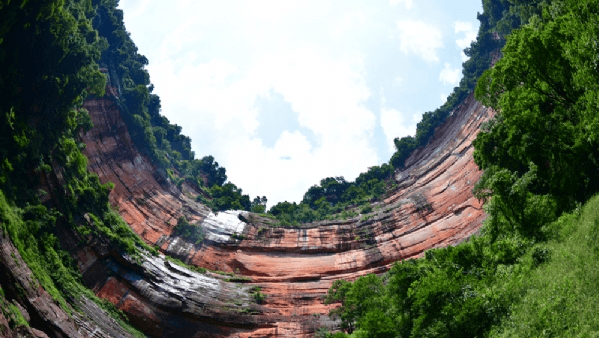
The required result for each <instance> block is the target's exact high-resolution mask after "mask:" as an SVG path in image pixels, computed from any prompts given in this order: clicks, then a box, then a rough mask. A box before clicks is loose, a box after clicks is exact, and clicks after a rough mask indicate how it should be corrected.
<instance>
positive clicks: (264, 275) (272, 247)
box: [62, 88, 492, 337]
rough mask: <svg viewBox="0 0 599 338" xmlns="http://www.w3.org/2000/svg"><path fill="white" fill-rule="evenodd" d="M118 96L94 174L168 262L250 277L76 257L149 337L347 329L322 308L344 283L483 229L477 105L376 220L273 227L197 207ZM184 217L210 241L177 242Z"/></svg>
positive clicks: (98, 135) (90, 137)
mask: <svg viewBox="0 0 599 338" xmlns="http://www.w3.org/2000/svg"><path fill="white" fill-rule="evenodd" d="M109 89H110V88H109ZM108 93H110V94H108V95H107V96H106V97H105V98H96V99H91V100H88V101H86V103H85V108H87V109H88V110H89V112H90V115H91V117H92V120H93V122H94V125H95V127H94V128H93V129H92V130H91V131H90V132H88V133H86V134H85V135H83V136H82V137H83V141H84V142H85V143H86V145H87V148H86V150H85V153H86V155H87V157H88V159H89V169H90V170H92V171H94V172H96V173H97V174H98V175H99V176H100V179H101V181H102V182H106V181H112V182H113V183H114V184H115V189H114V190H113V191H112V193H111V195H110V199H111V203H112V204H113V205H114V206H116V207H118V209H119V212H120V214H121V215H122V217H123V218H124V219H125V220H126V221H127V223H128V224H129V225H130V226H131V228H132V229H133V230H134V231H135V232H137V233H138V234H139V235H140V236H141V237H142V238H143V239H144V240H145V241H146V242H148V243H149V244H151V245H156V246H158V247H160V249H161V251H162V252H163V253H164V254H166V255H170V256H174V257H178V258H180V259H181V260H183V261H185V262H186V263H188V264H190V265H195V266H199V267H205V268H208V269H212V270H220V271H224V272H234V273H235V274H236V275H237V276H245V277H249V278H250V280H249V281H246V280H242V279H241V278H238V280H239V282H234V281H230V276H226V275H220V274H216V273H211V272H207V273H204V274H201V273H196V272H193V271H190V270H188V269H185V268H181V267H179V266H177V265H174V264H172V263H170V262H168V261H166V260H165V259H164V257H163V256H161V257H152V256H149V255H148V256H147V257H146V258H144V259H143V260H142V261H136V260H134V259H132V258H130V257H123V256H121V255H119V254H118V253H116V252H114V251H113V250H111V249H110V247H109V246H106V245H103V244H102V243H101V242H98V241H96V242H91V243H89V245H87V246H84V247H82V248H79V249H74V250H73V254H74V255H75V256H76V257H77V261H78V264H79V268H80V270H81V272H82V273H83V277H84V280H85V281H86V283H87V284H88V286H90V287H91V288H92V289H93V291H94V292H95V293H96V294H97V295H99V296H100V297H104V298H106V299H108V300H110V301H111V302H113V303H114V304H115V305H116V306H117V307H118V308H120V309H121V310H123V311H124V312H125V313H126V314H127V316H128V317H129V318H130V320H131V322H132V323H133V324H134V325H136V326H138V327H139V328H141V329H142V330H143V331H144V332H146V333H147V334H149V335H150V336H154V337H175V336H176V337H311V336H313V333H314V332H315V330H316V329H317V328H318V327H320V326H328V327H331V328H335V326H336V322H335V321H333V320H331V319H329V318H328V316H327V315H326V314H327V313H328V310H329V307H328V306H325V305H324V304H323V298H324V295H325V294H326V292H327V290H328V288H329V287H330V286H331V283H332V282H333V281H334V280H336V279H339V278H344V279H348V280H352V279H355V278H357V277H359V276H362V275H365V274H368V273H382V272H385V271H386V270H387V269H388V268H389V267H390V265H391V264H392V263H393V262H395V261H397V260H401V259H407V258H414V257H419V256H420V255H422V253H423V252H424V251H425V250H427V249H430V248H433V247H439V246H446V245H455V244H457V243H459V242H461V241H463V240H465V239H466V238H468V237H469V236H471V235H472V234H473V233H475V232H476V231H477V230H478V229H479V227H480V225H481V222H482V220H483V219H484V213H483V211H482V209H481V204H480V203H479V201H477V200H476V199H475V198H474V197H473V196H472V192H471V191H472V185H473V184H474V183H475V182H476V181H477V180H478V178H479V176H480V172H479V171H478V169H477V166H476V164H475V163H474V161H473V159H472V151H473V148H472V146H471V142H472V140H473V139H474V138H475V136H476V133H477V131H478V129H479V126H480V124H481V123H482V122H484V121H486V120H487V119H488V118H489V117H490V115H491V114H492V112H491V111H490V110H488V109H486V108H484V107H482V106H481V105H480V103H478V102H476V101H475V100H474V99H473V98H472V97H469V98H468V99H467V100H466V101H465V102H464V103H463V104H462V105H461V106H460V107H459V108H458V109H457V110H456V111H455V112H454V113H453V115H452V116H451V117H450V118H449V119H448V121H447V122H446V123H445V124H444V125H443V126H442V127H441V128H439V130H437V132H436V134H435V137H434V139H433V140H432V141H431V142H430V144H429V145H428V146H427V147H425V148H424V149H420V150H418V151H417V152H415V153H414V154H412V156H411V157H410V158H409V159H408V161H407V162H406V165H407V166H406V169H405V170H403V171H402V172H398V173H396V175H395V180H396V181H397V182H398V188H397V189H396V190H395V191H393V192H392V193H391V194H390V195H389V196H388V197H387V198H386V199H385V200H384V201H383V202H381V203H378V204H376V205H373V210H374V211H373V212H371V213H369V214H367V215H358V216H356V217H354V218H351V219H348V220H337V221H319V222H315V223H312V224H308V225H305V226H302V227H300V228H271V227H269V226H268V223H269V221H270V220H269V219H267V218H263V217H260V216H257V215H254V214H251V213H247V212H239V211H235V212H223V213H219V214H218V215H215V214H214V213H212V212H211V211H210V210H209V208H207V207H205V206H204V205H201V204H200V203H198V202H196V201H195V198H194V197H195V195H197V194H199V192H198V191H196V190H195V189H194V187H191V186H188V185H187V184H183V186H182V188H181V190H179V189H178V188H177V187H176V186H174V185H173V184H171V183H170V182H169V181H168V179H166V178H165V176H164V175H161V174H160V173H159V172H160V171H159V170H157V168H156V167H155V166H154V165H153V164H152V163H151V162H150V161H149V159H148V158H147V157H145V156H143V155H142V154H140V152H138V151H137V149H136V147H135V145H134V144H133V142H132V141H131V138H130V136H129V134H128V131H127V128H126V125H125V123H124V122H123V119H122V116H121V112H120V111H119V109H118V106H117V105H116V104H115V102H114V100H113V97H111V95H114V94H115V92H114V90H109V91H108ZM182 215H184V216H186V218H187V219H188V220H189V221H190V222H191V223H195V222H197V223H200V224H201V225H202V226H203V227H204V228H205V229H206V231H207V234H206V240H205V241H204V242H202V243H201V244H199V245H196V244H194V243H188V242H186V241H185V240H184V239H182V238H180V237H177V236H173V235H172V230H173V227H174V225H175V224H176V221H177V219H178V218H179V217H180V216H182ZM67 237H68V236H67ZM240 238H241V239H240ZM73 240H74V239H73ZM62 242H63V243H65V244H68V242H69V239H68V238H65V239H63V240H62ZM73 247H74V246H73ZM254 286H260V287H261V288H262V291H261V292H263V293H264V294H266V295H267V297H266V299H265V300H264V301H263V302H261V303H257V302H256V300H255V299H254V297H253V293H252V292H253V287H254ZM66 336H72V335H70V334H66Z"/></svg>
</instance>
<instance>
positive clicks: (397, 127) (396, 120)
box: [380, 97, 421, 153]
mask: <svg viewBox="0 0 599 338" xmlns="http://www.w3.org/2000/svg"><path fill="white" fill-rule="evenodd" d="M380 113H381V128H383V133H384V134H385V139H386V140H387V145H388V146H389V150H390V151H391V153H393V152H395V144H394V143H393V140H394V139H395V138H397V137H398V138H402V137H404V136H409V135H412V136H413V135H415V134H416V124H417V123H418V121H420V117H421V114H418V113H415V114H412V115H411V116H409V115H408V114H406V113H402V112H400V111H399V110H397V109H393V108H388V107H387V106H386V100H385V98H384V97H383V98H382V100H381V111H380Z"/></svg>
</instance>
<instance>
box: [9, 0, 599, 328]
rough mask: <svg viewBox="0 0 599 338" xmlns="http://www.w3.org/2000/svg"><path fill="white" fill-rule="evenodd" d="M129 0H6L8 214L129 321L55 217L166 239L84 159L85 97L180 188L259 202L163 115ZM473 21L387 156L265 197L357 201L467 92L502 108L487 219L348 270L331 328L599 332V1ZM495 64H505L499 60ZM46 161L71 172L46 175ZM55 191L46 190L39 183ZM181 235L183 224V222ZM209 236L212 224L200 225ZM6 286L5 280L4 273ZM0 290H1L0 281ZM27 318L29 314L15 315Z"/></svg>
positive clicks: (359, 206) (489, 137)
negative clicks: (441, 94)
mask: <svg viewBox="0 0 599 338" xmlns="http://www.w3.org/2000/svg"><path fill="white" fill-rule="evenodd" d="M117 5H118V0H93V1H90V0H30V1H3V2H1V3H0V17H1V18H2V20H0V64H2V68H0V110H1V112H2V115H1V117H0V119H1V121H2V122H1V123H0V161H1V163H0V189H1V191H0V228H1V230H2V233H3V234H4V233H6V234H8V235H9V236H10V238H11V239H12V241H13V242H14V244H15V246H16V247H17V249H18V250H19V253H20V254H21V256H22V257H23V259H24V260H25V262H26V263H27V265H28V266H29V267H30V268H31V270H32V271H33V273H34V275H35V277H36V278H37V279H38V280H39V282H40V284H41V286H42V287H43V288H44V289H45V290H47V291H48V292H49V293H50V294H51V295H52V297H53V298H54V300H55V301H56V302H57V303H58V304H60V305H61V307H63V308H64V309H65V310H66V311H67V312H70V311H72V307H76V306H75V305H74V304H72V302H70V301H69V300H72V299H73V298H75V297H77V296H81V295H85V296H86V297H88V298H89V299H92V300H94V301H95V302H97V303H98V304H99V305H100V306H102V307H103V308H104V309H106V310H108V311H109V312H110V313H112V314H113V315H114V317H115V318H116V319H118V320H119V321H120V325H122V326H123V327H125V328H127V329H128V330H129V331H130V332H131V333H132V334H134V335H137V336H143V334H141V333H140V332H138V331H137V330H136V329H135V328H133V327H131V326H130V325H129V324H127V322H126V318H125V317H124V316H123V315H122V314H120V313H119V311H118V310H116V308H115V307H114V306H113V305H112V304H111V303H109V302H107V301H102V300H100V299H98V298H97V297H95V295H94V294H93V293H92V292H91V291H90V290H89V289H87V288H86V287H85V286H84V285H83V282H82V278H81V276H80V273H79V270H78V268H77V266H76V265H75V263H74V261H73V259H72V258H71V256H70V255H69V254H68V253H67V252H66V251H64V250H63V249H62V248H61V246H60V241H59V238H57V233H58V230H57V229H59V228H65V227H66V228H69V229H72V230H73V231H76V232H78V233H80V234H94V235H95V236H97V237H98V238H103V239H106V240H107V242H109V243H111V244H110V245H113V246H115V247H117V248H118V249H119V250H121V251H122V252H126V253H128V254H130V255H132V256H136V255H139V253H140V250H147V251H149V252H151V253H154V254H157V252H156V249H155V248H152V247H149V246H148V245H146V244H145V243H144V242H143V241H142V240H141V239H140V238H139V237H138V236H137V235H136V234H134V233H133V232H132V230H131V229H130V228H129V227H128V226H127V224H126V223H125V222H124V221H123V220H122V219H121V217H120V216H119V215H118V213H117V212H115V211H114V210H113V209H112V208H111V206H110V204H109V202H108V194H109V192H110V190H111V189H112V185H111V184H110V183H106V184H101V182H100V180H99V179H98V177H97V176H96V175H95V174H92V173H90V172H89V171H88V169H87V159H86V158H85V156H84V155H83V154H82V149H84V147H85V144H84V143H82V142H81V140H80V137H79V135H80V133H82V132H85V131H87V130H90V129H91V128H93V125H92V122H91V119H90V117H89V115H88V113H87V111H86V110H85V109H83V108H82V104H83V101H84V100H85V99H86V98H88V97H93V96H97V97H101V96H103V95H104V91H105V86H106V80H107V79H106V77H105V75H104V74H103V72H102V71H101V69H103V68H105V69H108V71H109V77H110V79H111V80H112V81H113V83H111V85H113V86H116V87H117V91H118V96H119V98H114V99H115V103H116V104H118V105H119V108H120V109H121V111H122V113H123V117H124V119H125V122H126V123H127V126H128V130H129V132H130V134H131V136H132V138H133V140H134V142H135V144H136V146H137V147H138V148H139V149H140V150H141V151H142V152H143V153H144V154H145V155H146V156H148V157H149V158H151V159H152V161H153V162H154V163H155V164H156V166H157V167H158V168H159V174H160V175H163V176H164V177H165V179H167V180H170V181H171V182H172V183H173V184H175V185H176V186H179V187H180V186H181V184H182V183H183V182H188V183H189V184H193V185H195V186H197V187H198V189H199V190H202V191H203V192H204V193H205V194H201V195H199V196H198V200H199V201H201V202H202V203H204V204H206V205H208V206H209V207H211V208H212V210H214V211H222V210H228V209H239V210H248V211H250V210H251V211H254V212H257V213H265V212H266V203H267V198H266V197H265V196H262V197H256V198H254V199H253V200H252V199H250V197H249V196H248V195H244V194H243V191H242V189H240V188H239V187H237V186H236V185H235V184H233V183H231V182H229V181H227V176H226V170H225V168H223V167H221V166H220V165H219V164H218V162H217V161H216V160H215V159H214V158H213V157H212V156H205V157H203V158H201V159H197V158H195V154H194V152H193V151H191V142H190V139H189V137H187V136H185V135H182V134H181V127H180V126H177V125H173V124H171V123H170V122H169V120H168V119H167V118H166V117H164V116H162V115H161V114H160V98H159V97H158V96H157V95H155V94H153V93H152V91H153V86H152V84H151V82H150V77H149V74H148V73H147V71H146V70H145V69H144V67H145V66H146V65H147V64H148V60H147V58H145V57H144V56H142V55H140V54H139V53H138V51H137V48H136V46H135V44H134V43H133V41H132V40H131V38H130V35H129V33H128V32H127V31H126V29H125V27H124V23H123V12H122V11H121V10H118V9H117ZM483 9H484V12H483V13H482V14H479V15H478V20H479V21H480V23H481V25H480V29H479V32H478V37H477V40H476V41H475V42H473V43H472V45H471V46H470V47H469V48H467V49H466V51H465V53H466V54H467V55H468V56H469V57H470V59H469V60H468V61H466V62H465V63H464V65H463V67H464V68H463V75H464V77H463V79H462V81H461V82H460V84H459V86H458V87H456V88H455V89H454V91H453V93H452V94H451V95H450V96H449V98H448V100H447V102H446V103H445V104H444V105H443V106H442V107H440V108H439V109H437V110H435V111H433V112H427V113H425V114H424V115H423V119H422V121H421V122H420V123H419V124H418V126H417V132H416V134H415V135H414V136H410V137H405V138H402V139H396V140H395V145H396V152H395V154H394V155H393V156H392V157H391V159H390V160H389V162H388V163H386V164H383V165H381V166H375V167H372V168H370V169H369V170H368V171H367V172H365V173H363V174H361V175H360V176H359V177H358V178H357V179H356V180H355V181H352V182H349V181H346V180H345V179H344V178H343V177H329V178H325V179H323V180H321V182H320V183H319V184H318V185H315V186H313V187H311V188H310V189H309V190H308V191H307V192H306V193H305V195H304V198H303V200H302V201H301V202H300V203H299V204H297V203H288V202H282V203H279V204H277V205H275V206H273V207H272V208H270V210H269V211H268V213H267V215H268V216H271V217H274V218H276V219H277V220H278V221H279V222H278V223H277V224H280V225H298V224H301V223H305V222H311V221H314V220H319V219H326V218H334V217H350V216H352V213H353V212H356V210H358V211H359V212H369V211H370V210H369V208H371V203H372V202H374V201H377V200H380V199H381V198H382V196H384V194H385V193H386V192H387V191H389V190H390V189H393V186H394V183H393V180H392V176H393V173H394V172H395V171H396V170H402V169H403V167H404V165H405V161H406V159H407V158H408V157H409V155H410V154H411V153H412V152H413V151H414V150H415V149H417V148H418V147H422V146H424V145H426V144H427V143H428V142H429V140H430V139H431V137H432V136H433V134H434V131H435V129H436V128H437V127H439V126H440V125H441V124H442V123H443V122H444V121H445V120H446V119H447V117H448V116H449V115H450V114H451V113H452V111H454V110H455V109H456V108H457V107H458V105H459V104H460V103H461V102H462V101H463V100H464V99H465V98H466V97H467V96H468V95H470V94H471V93H473V92H474V93H475V96H476V98H477V99H478V100H479V101H481V102H482V103H483V104H485V105H487V106H489V107H492V108H493V109H494V110H495V111H496V112H497V115H496V117H495V118H494V119H493V120H491V121H490V122H488V123H487V124H486V125H485V127H484V128H483V130H482V131H481V132H480V133H479V136H478V137H477V139H476V141H475V142H474V146H475V153H474V157H475V161H476V163H477V164H478V165H479V167H480V168H481V169H484V174H483V176H482V178H481V180H480V181H479V182H478V183H477V185H476V186H475V188H474V192H475V194H476V196H477V197H478V198H479V199H481V200H483V201H485V210H486V212H487V214H488V219H487V220H486V221H485V224H484V226H483V229H482V230H481V234H480V235H478V236H475V237H472V238H471V239H470V240H469V241H467V242H466V243H462V244H460V245H458V246H455V247H447V248H444V249H435V250H430V251H428V252H427V253H426V255H425V257H424V258H423V259H418V260H410V261H405V262H402V263H399V262H398V263H396V264H395V265H394V267H393V268H392V269H391V270H390V271H389V272H388V273H385V274H383V275H380V276H376V275H368V276H365V277H361V278H359V279H357V280H355V281H353V282H348V281H343V280H339V281H336V282H335V283H334V285H333V287H332V288H331V289H330V290H329V293H328V297H327V298H326V300H325V302H327V303H338V304H339V305H340V306H339V307H337V308H335V309H334V310H332V311H331V313H330V315H331V316H333V317H335V318H338V319H339V320H340V321H341V323H342V330H343V331H342V332H335V333H329V332H327V330H326V329H324V328H323V329H322V330H320V331H319V333H318V335H319V336H322V337H327V336H335V337H346V336H349V337H398V336H399V337H429V336H431V337H507V336H510V337H512V336H522V337H529V336H530V337H532V336H535V337H536V336H554V337H563V336H580V337H592V336H594V335H596V332H597V331H599V324H598V323H599V319H598V318H597V313H599V309H598V305H597V304H599V299H597V298H598V297H599V296H598V295H599V292H597V291H599V290H598V287H597V285H599V269H597V264H596V263H595V262H596V261H597V259H598V258H599V257H598V255H599V246H598V244H597V243H598V242H597V238H598V236H599V215H598V214H597V213H598V211H597V210H599V200H598V199H597V197H593V196H594V195H595V194H596V193H597V189H598V187H599V182H598V180H599V163H598V161H599V133H598V131H599V111H598V110H599V105H598V104H597V102H598V101H599V68H598V62H599V58H598V55H599V45H598V43H597V39H598V37H599V22H598V21H599V19H598V18H599V0H552V1H549V0H483ZM493 63H494V66H493V67H491V65H492V64H493ZM52 177H60V179H61V182H60V188H59V189H54V190H53V191H46V190H47V189H48V188H47V187H49V186H52V185H51V184H49V183H48V182H49V181H51V180H52ZM44 189H46V190H44ZM180 223H181V224H182V225H183V226H181V227H180V229H181V231H182V232H183V233H186V232H188V231H189V229H188V227H186V226H188V225H189V224H187V223H186V222H185V220H184V219H183V220H180ZM198 240H201V238H200V237H198ZM0 291H2V289H0ZM0 297H4V294H3V293H0ZM13 319H14V323H13V325H19V323H21V321H19V318H13Z"/></svg>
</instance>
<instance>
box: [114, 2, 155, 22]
mask: <svg viewBox="0 0 599 338" xmlns="http://www.w3.org/2000/svg"><path fill="white" fill-rule="evenodd" d="M149 3H150V0H129V1H123V2H121V3H120V4H119V7H120V8H121V9H123V11H124V13H126V14H125V15H126V18H127V19H131V18H133V17H136V16H139V15H141V14H142V13H143V12H144V11H145V10H146V8H147V7H148V4H149Z"/></svg>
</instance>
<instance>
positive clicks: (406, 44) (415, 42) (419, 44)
mask: <svg viewBox="0 0 599 338" xmlns="http://www.w3.org/2000/svg"><path fill="white" fill-rule="evenodd" d="M397 27H398V28H399V32H400V36H399V39H400V41H401V42H400V48H401V50H402V51H403V52H404V53H406V54H408V53H410V52H411V53H414V54H416V55H419V56H421V57H422V58H424V59H425V60H426V61H429V62H432V61H439V57H438V56H437V50H438V49H440V48H441V47H443V40H442V34H441V31H440V30H439V29H438V28H436V27H434V26H430V25H427V24H426V23H424V22H422V21H412V20H405V21H399V22H398V23H397Z"/></svg>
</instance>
